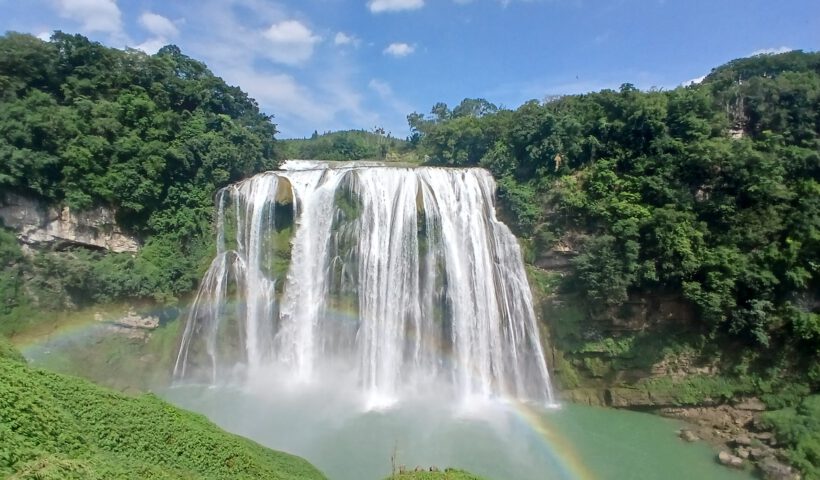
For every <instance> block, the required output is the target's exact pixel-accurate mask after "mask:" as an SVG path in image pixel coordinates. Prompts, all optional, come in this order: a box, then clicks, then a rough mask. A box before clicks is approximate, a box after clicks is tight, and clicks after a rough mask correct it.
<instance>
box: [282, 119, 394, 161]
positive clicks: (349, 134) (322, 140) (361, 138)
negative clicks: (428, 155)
mask: <svg viewBox="0 0 820 480" xmlns="http://www.w3.org/2000/svg"><path fill="white" fill-rule="evenodd" d="M278 147H279V149H280V152H281V156H282V158H292V159H304V160H331V161H344V160H391V161H397V160H401V161H408V160H409V158H408V157H407V156H406V155H405V153H406V152H407V150H408V145H407V142H406V141H404V140H401V139H398V138H395V137H393V136H391V135H390V133H389V132H387V133H386V132H385V131H384V129H383V128H379V127H377V128H375V129H374V130H373V131H372V132H368V131H366V130H344V131H338V132H326V133H323V134H322V135H319V133H318V132H313V135H312V136H311V137H310V138H295V139H287V140H281V141H280V142H279V145H278Z"/></svg>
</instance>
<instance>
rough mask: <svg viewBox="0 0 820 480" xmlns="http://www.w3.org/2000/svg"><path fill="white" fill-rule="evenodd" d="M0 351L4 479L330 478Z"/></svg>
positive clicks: (165, 407)
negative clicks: (31, 365)
mask: <svg viewBox="0 0 820 480" xmlns="http://www.w3.org/2000/svg"><path fill="white" fill-rule="evenodd" d="M12 352H13V350H11V349H6V348H5V347H2V348H0V378H2V379H3V381H2V382H0V476H2V477H6V476H8V477H10V478H15V479H24V478H32V479H33V478H38V479H58V478H59V479H63V478H78V479H79V478H82V479H86V478H88V479H119V478H162V479H165V478H192V479H193V478H248V479H251V478H254V479H255V478H266V479H281V480H286V479H287V480H312V479H323V478H324V476H323V475H322V474H321V473H320V472H319V471H318V470H317V469H316V468H314V467H313V466H311V465H310V464H309V463H308V462H306V461H305V460H303V459H301V458H299V457H295V456H293V455H289V454H286V453H282V452H276V451H272V450H269V449H267V448H264V447H262V446H260V445H258V444H256V443H254V442H251V441H250V440H246V439H244V438H241V437H238V436H236V435H232V434H229V433H226V432H223V431H222V430H220V429H219V428H218V427H216V426H215V425H214V424H212V423H211V422H209V421H208V420H207V419H206V418H205V417H203V416H201V415H197V414H194V413H190V412H186V411H184V410H181V409H178V408H176V407H173V406H171V405H170V404H168V403H166V402H164V401H162V400H161V399H159V398H157V397H156V396H154V395H150V394H147V395H141V396H138V397H130V396H126V395H123V394H119V393H116V392H114V391H111V390H107V389H104V388H102V387H98V386H96V385H94V384H92V383H89V382H87V381H85V380H82V379H79V378H73V377H69V376H64V375H61V374H57V373H51V372H47V371H44V370H40V369H34V368H30V367H28V366H27V365H26V364H25V363H23V362H21V361H19V356H17V355H14V354H13V353H12Z"/></svg>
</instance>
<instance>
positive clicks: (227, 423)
mask: <svg viewBox="0 0 820 480" xmlns="http://www.w3.org/2000/svg"><path fill="white" fill-rule="evenodd" d="M163 396H165V398H167V399H168V400H170V401H171V402H174V403H176V404H178V405H180V406H182V407H184V408H188V409H191V410H194V411H197V412H200V413H203V414H204V415H206V416H208V417H209V418H210V419H211V420H213V421H214V422H215V423H217V424H218V425H220V426H221V427H223V428H225V429H226V430H229V431H231V432H234V433H237V434H239V435H242V436H245V437H248V438H251V439H253V440H255V441H257V442H259V443H261V444H263V445H265V446H268V447H271V448H275V449H278V450H284V451H288V452H291V453H294V454H297V455H300V456H302V457H304V458H306V459H308V460H309V461H310V462H312V463H313V464H314V465H316V466H318V467H319V468H320V469H322V471H324V472H325V474H326V475H327V476H328V477H329V478H330V479H333V480H367V479H374V480H375V479H379V478H384V477H385V476H387V475H389V474H390V472H391V469H392V468H393V465H395V466H396V468H398V466H399V465H404V466H406V467H407V468H410V469H412V468H414V467H416V466H420V467H424V468H428V467H430V466H434V465H435V466H438V467H445V466H453V467H458V468H464V469H467V470H470V471H472V472H473V473H476V474H479V475H483V476H486V477H487V478H489V479H494V480H545V479H550V480H552V479H554V480H571V479H600V480H609V479H612V480H615V479H618V480H621V479H633V480H644V479H645V480H650V479H651V480H655V479H658V478H662V479H664V480H690V479H714V480H723V479H726V480H743V479H750V478H752V476H751V474H749V473H746V472H738V471H734V470H730V469H728V468H726V467H723V466H721V465H718V464H717V463H716V462H715V460H714V459H715V452H714V451H713V450H712V449H711V448H710V447H709V446H708V445H705V444H703V443H700V442H696V443H691V444H690V443H685V442H683V441H681V440H680V439H678V438H677V436H676V431H677V429H678V428H680V424H679V423H677V422H675V421H672V420H668V419H664V418H660V417H657V416H653V415H649V414H642V413H635V412H626V411H617V410H608V409H601V408H592V407H583V406H576V405H566V406H563V407H560V408H558V409H538V408H533V407H531V406H530V407H526V406H522V405H517V404H509V403H495V402H477V403H464V404H458V405H449V404H446V403H443V402H441V401H440V400H437V399H436V398H435V397H433V396H429V397H426V398H425V397H423V396H420V397H419V398H417V399H414V400H413V401H404V402H401V403H399V404H396V405H393V406H391V407H389V408H385V409H383V410H375V411H374V410H370V411H367V410H364V409H363V408H362V405H363V404H364V402H363V401H362V399H361V398H357V397H356V395H355V394H350V395H349V394H343V393H342V392H341V391H339V390H333V389H327V388H326V389H310V388H299V389H294V390H290V391H289V390H288V389H287V388H282V389H277V388H271V389H267V390H265V389H257V390H254V391H249V390H247V389H238V388H230V387H216V388H214V387H177V388H173V389H170V390H167V391H165V392H163ZM391 458H394V459H395V460H392V461H391Z"/></svg>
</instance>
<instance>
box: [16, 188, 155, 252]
mask: <svg viewBox="0 0 820 480" xmlns="http://www.w3.org/2000/svg"><path fill="white" fill-rule="evenodd" d="M0 220H1V221H2V223H3V225H5V226H6V227H9V228H12V229H13V230H15V232H16V235H17V238H18V240H19V241H20V242H21V243H22V244H23V245H25V246H27V247H29V248H37V249H53V250H62V249H64V248H66V247H70V246H81V247H87V248H94V249H103V250H109V251H112V252H136V251H138V250H139V248H140V241H139V239H138V238H137V237H135V236H133V235H130V234H128V233H127V232H124V231H123V230H122V229H121V228H120V227H119V226H118V225H117V221H116V212H115V211H114V210H113V209H110V208H106V207H102V206H99V207H96V208H93V209H90V210H86V211H80V212H77V211H73V210H72V209H70V208H69V207H67V206H62V207H61V206H57V205H52V204H48V203H47V202H45V201H44V200H40V199H38V198H35V197H32V196H23V195H18V194H15V193H8V192H6V193H4V194H2V196H0Z"/></svg>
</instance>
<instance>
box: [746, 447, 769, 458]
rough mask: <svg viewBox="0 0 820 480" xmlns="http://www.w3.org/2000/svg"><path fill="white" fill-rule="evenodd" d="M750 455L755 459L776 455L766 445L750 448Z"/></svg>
mask: <svg viewBox="0 0 820 480" xmlns="http://www.w3.org/2000/svg"><path fill="white" fill-rule="evenodd" d="M749 455H750V456H751V457H752V458H753V459H755V460H762V459H764V458H766V457H771V456H772V455H774V451H772V449H771V448H769V447H766V446H761V447H752V448H750V449H749Z"/></svg>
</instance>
